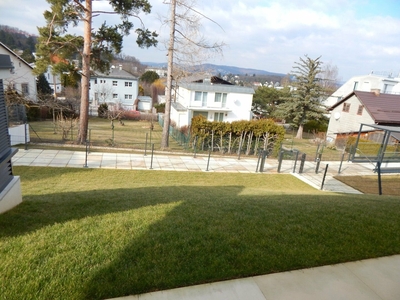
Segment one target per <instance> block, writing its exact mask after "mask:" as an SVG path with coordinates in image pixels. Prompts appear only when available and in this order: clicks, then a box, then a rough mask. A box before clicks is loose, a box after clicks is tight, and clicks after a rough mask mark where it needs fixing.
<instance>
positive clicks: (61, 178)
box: [0, 167, 400, 299]
mask: <svg viewBox="0 0 400 300" xmlns="http://www.w3.org/2000/svg"><path fill="white" fill-rule="evenodd" d="M14 173H15V174H17V175H20V176H21V182H22V189H23V200H24V202H23V203H22V204H21V205H19V206H18V207H16V208H15V209H13V210H11V211H9V212H7V213H5V214H2V215H0V257H1V259H0V295H1V297H0V298H1V299H105V298H112V297H120V296H124V295H130V294H139V293H144V292H149V291H155V290H162V289H169V288H175V287H180V286H188V285H194V284H200V283H205V282H213V281H218V280H225V279H232V278H240V277H246V276H252V275H259V274H267V273H273V272H281V271H287V270H294V269H300V268H308V267H315V266H320V265H327V264H334V263H339V262H345V261H354V260H358V259H365V258H371V257H379V256H386V255H392V254H399V253H400V235H399V232H400V202H399V198H398V197H390V196H380V197H377V196H369V195H345V194H334V193H326V192H321V191H318V190H315V189H313V188H311V187H309V186H307V185H306V184H304V183H303V182H301V181H299V180H297V179H296V178H294V177H293V176H291V175H289V174H278V175H272V174H233V173H232V174H230V173H224V174H222V173H206V172H197V173H191V172H162V171H149V170H147V171H146V170H145V171H128V170H105V169H83V168H82V169H72V168H71V169H69V168H39V167H14Z"/></svg>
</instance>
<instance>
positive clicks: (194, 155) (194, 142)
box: [193, 135, 197, 158]
mask: <svg viewBox="0 0 400 300" xmlns="http://www.w3.org/2000/svg"><path fill="white" fill-rule="evenodd" d="M193 144H194V147H193V148H194V150H193V151H194V154H193V157H194V158H196V150H197V135H196V136H195V137H194V141H193Z"/></svg>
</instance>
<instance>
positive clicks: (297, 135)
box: [296, 124, 304, 139]
mask: <svg viewBox="0 0 400 300" xmlns="http://www.w3.org/2000/svg"><path fill="white" fill-rule="evenodd" d="M303 128H304V125H303V124H300V125H299V129H297V134H296V139H303Z"/></svg>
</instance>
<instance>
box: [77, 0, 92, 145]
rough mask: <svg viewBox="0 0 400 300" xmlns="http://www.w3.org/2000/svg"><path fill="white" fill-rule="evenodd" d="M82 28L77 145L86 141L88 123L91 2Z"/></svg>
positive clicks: (86, 10) (87, 3) (88, 0)
mask: <svg viewBox="0 0 400 300" xmlns="http://www.w3.org/2000/svg"><path fill="white" fill-rule="evenodd" d="M83 22H84V26H83V39H84V44H83V53H82V79H81V109H80V114H79V135H78V143H79V144H83V143H85V142H86V139H87V130H88V123H89V83H90V51H91V48H92V0H86V7H85V19H84V21H83Z"/></svg>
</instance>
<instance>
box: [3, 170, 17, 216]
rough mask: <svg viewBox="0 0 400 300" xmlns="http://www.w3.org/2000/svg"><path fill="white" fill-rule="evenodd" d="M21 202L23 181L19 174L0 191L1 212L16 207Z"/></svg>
mask: <svg viewBox="0 0 400 300" xmlns="http://www.w3.org/2000/svg"><path fill="white" fill-rule="evenodd" d="M21 202H22V192H21V181H20V178H19V176H14V178H13V179H12V180H11V182H10V183H9V184H8V185H7V186H6V187H5V189H4V190H2V191H1V192H0V214H2V213H4V212H6V211H8V210H10V209H12V208H14V207H15V206H17V205H18V204H20V203H21Z"/></svg>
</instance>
